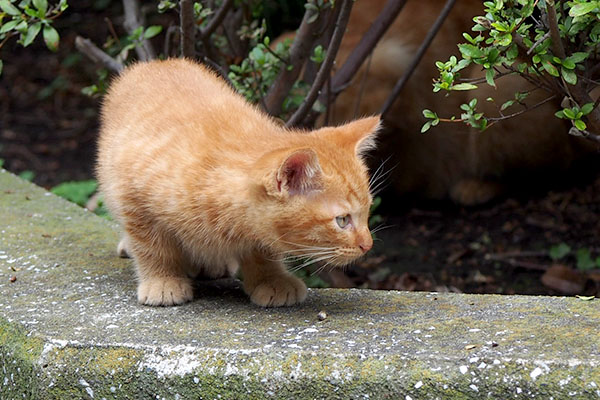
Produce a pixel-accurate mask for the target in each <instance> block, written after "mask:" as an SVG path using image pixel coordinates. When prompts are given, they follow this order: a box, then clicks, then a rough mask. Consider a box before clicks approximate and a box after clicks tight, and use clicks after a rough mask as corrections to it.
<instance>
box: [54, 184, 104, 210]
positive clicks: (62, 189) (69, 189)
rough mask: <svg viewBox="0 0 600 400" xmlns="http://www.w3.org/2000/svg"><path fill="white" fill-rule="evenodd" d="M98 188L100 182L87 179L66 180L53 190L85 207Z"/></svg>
mask: <svg viewBox="0 0 600 400" xmlns="http://www.w3.org/2000/svg"><path fill="white" fill-rule="evenodd" d="M97 188H98V183H97V182H96V181H95V180H87V181H78V182H64V183H61V184H60V185H58V186H55V187H53V188H52V190H51V192H52V193H54V194H56V195H58V196H60V197H63V198H65V199H67V200H69V201H72V202H73V203H77V204H78V205H80V206H82V207H83V206H85V203H87V201H88V200H89V198H90V196H91V195H92V194H94V192H95V191H96V189H97Z"/></svg>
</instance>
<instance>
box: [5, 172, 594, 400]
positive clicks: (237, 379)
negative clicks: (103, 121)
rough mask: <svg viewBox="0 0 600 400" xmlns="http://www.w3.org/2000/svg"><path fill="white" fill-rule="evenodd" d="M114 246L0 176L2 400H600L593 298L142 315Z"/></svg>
mask: <svg viewBox="0 0 600 400" xmlns="http://www.w3.org/2000/svg"><path fill="white" fill-rule="evenodd" d="M117 237H118V235H117V230H116V226H115V225H114V224H113V223H111V222H109V221H106V220H103V219H101V218H99V217H96V216H95V215H93V214H91V213H89V212H86V211H84V210H82V209H80V208H78V207H77V206H75V205H72V204H70V203H68V202H66V201H64V200H62V199H59V198H57V197H55V196H54V195H51V194H49V193H47V192H45V191H44V190H43V189H41V188H38V187H36V186H34V185H32V184H30V183H27V182H24V181H21V180H20V179H18V178H16V177H15V176H13V175H11V174H9V173H7V172H5V171H2V172H0V293H1V296H0V398H1V399H3V400H4V399H17V398H18V399H22V398H31V399H69V398H74V399H80V398H81V399H85V398H94V399H103V398H106V399H150V398H166V399H173V398H180V399H199V398H202V399H217V398H222V399H235V398H250V399H263V398H289V399H317V398H328V399H330V398H331V399H333V398H339V399H350V398H351V399H359V398H371V399H374V398H389V399H411V398H412V399H425V398H426V399H435V398H439V399H445V398H449V399H481V398H486V397H488V398H502V399H509V398H510V399H513V398H514V399H530V398H534V397H538V398H543V399H551V398H554V399H563V398H577V399H583V398H599V397H600V388H599V387H598V385H600V368H598V367H599V364H600V346H599V345H600V336H599V335H598V329H599V327H600V306H599V304H600V302H598V301H597V300H594V301H581V300H578V299H574V298H558V297H524V296H477V295H456V294H436V293H404V292H375V291H363V290H311V291H310V292H309V295H308V300H307V302H306V303H305V304H303V305H302V306H299V307H294V308H286V309H261V308H258V307H256V306H253V305H252V304H250V302H249V301H248V300H247V298H246V297H245V295H244V294H243V293H242V291H241V290H240V289H239V287H238V285H237V283H236V282H235V281H216V282H211V283H206V282H203V283H199V284H198V299H197V300H196V301H194V302H193V303H191V304H188V305H185V306H181V307H175V308H148V307H142V306H139V305H138V304H137V303H136V301H135V295H134V294H135V290H134V289H135V282H134V275H133V270H132V268H131V265H130V261H128V260H121V259H119V258H117V257H115V255H114V249H115V245H116V243H117ZM13 277H16V280H15V281H14V282H11V280H12V278H13ZM320 310H326V312H327V314H328V317H327V318H326V319H325V320H324V321H319V320H318V318H317V314H318V312H319V311H320Z"/></svg>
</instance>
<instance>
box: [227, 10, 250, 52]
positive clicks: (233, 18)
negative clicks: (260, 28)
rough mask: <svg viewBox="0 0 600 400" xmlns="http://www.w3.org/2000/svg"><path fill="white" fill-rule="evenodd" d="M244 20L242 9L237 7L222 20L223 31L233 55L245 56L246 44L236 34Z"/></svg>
mask: <svg viewBox="0 0 600 400" xmlns="http://www.w3.org/2000/svg"><path fill="white" fill-rule="evenodd" d="M243 20H244V10H242V9H241V8H240V9H237V10H235V11H234V12H232V13H231V14H230V15H229V17H228V18H227V19H225V21H223V33H225V38H226V39H227V43H228V44H229V48H230V49H231V51H232V53H233V56H235V57H240V58H242V59H243V58H245V57H246V55H247V54H246V44H245V43H244V42H243V41H242V40H241V39H240V38H239V36H238V35H237V32H238V29H239V28H240V26H241V25H242V22H243Z"/></svg>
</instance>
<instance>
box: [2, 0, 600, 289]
mask: <svg viewBox="0 0 600 400" xmlns="http://www.w3.org/2000/svg"><path fill="white" fill-rule="evenodd" d="M97 3H98V1H95V2H94V1H81V2H78V6H77V7H72V10H71V12H70V13H68V14H67V15H65V17H64V18H62V19H61V20H60V23H61V24H63V25H64V26H67V25H68V26H69V28H70V29H69V30H67V29H64V30H60V25H59V26H58V28H59V31H60V32H61V33H62V34H64V36H63V37H62V38H61V48H60V50H59V52H58V54H51V53H50V52H49V51H48V50H46V49H45V48H44V47H43V44H39V43H37V41H36V44H34V45H32V46H30V47H29V48H27V49H22V48H21V47H20V46H17V45H14V46H13V45H7V46H5V48H3V49H2V58H3V59H4V72H3V75H2V77H1V78H0V100H1V101H0V159H3V160H4V167H5V168H6V169H8V170H10V171H13V172H15V173H20V172H23V171H27V170H29V171H32V172H33V173H34V178H33V181H34V182H35V183H37V184H39V185H41V186H44V187H46V188H50V187H52V186H54V185H56V184H58V183H61V182H63V181H67V180H81V179H89V178H92V177H93V163H94V158H95V141H96V135H97V128H98V114H97V110H98V105H99V102H98V100H96V99H91V98H89V97H86V96H84V95H82V94H81V89H82V88H83V87H85V86H88V85H90V84H91V83H93V82H94V80H95V78H96V72H95V71H96V69H95V66H94V65H92V64H91V63H90V62H89V61H88V60H87V59H84V58H83V57H81V56H80V55H79V54H78V53H77V52H76V50H74V47H73V42H74V37H75V33H74V32H78V33H79V34H82V35H83V36H87V37H90V38H92V39H93V40H94V41H95V42H96V43H102V42H103V40H104V39H105V38H106V37H107V35H108V28H107V24H106V23H105V22H104V19H103V17H104V16H106V17H108V16H109V15H119V12H115V11H114V10H110V9H101V10H96V11H94V18H93V20H94V21H100V22H99V23H96V24H95V25H93V24H90V23H89V19H86V18H85V17H86V16H87V17H89V13H90V12H89V11H84V10H89V9H90V7H92V8H93V6H94V4H97ZM85 13H87V14H85ZM104 14H106V15H104ZM383 203H384V205H386V206H387V207H384V208H383V212H385V213H386V214H387V216H386V215H384V217H385V222H384V225H387V226H388V228H387V229H384V230H382V231H381V232H379V233H377V237H378V239H379V240H378V241H377V242H376V246H375V249H374V250H373V251H372V252H371V253H370V254H371V255H369V256H368V257H367V258H366V259H364V260H362V261H361V262H359V263H357V265H355V266H353V267H350V268H347V269H346V270H345V271H341V270H336V271H332V272H329V273H323V274H322V275H321V276H322V277H323V278H324V279H325V280H327V281H328V282H329V284H330V285H333V286H337V287H368V288H373V289H401V290H436V291H456V292H469V293H503V294H514V293H519V294H562V293H566V294H588V295H592V294H598V290H599V282H600V270H598V269H595V270H594V269H592V270H590V271H580V270H578V269H577V268H576V257H575V256H574V253H575V251H576V250H578V249H588V250H591V254H592V258H593V259H595V258H596V257H598V256H600V247H599V244H598V237H599V231H598V229H599V227H600V177H590V178H588V179H584V181H583V182H581V183H578V184H577V186H575V187H566V188H562V189H560V190H556V189H555V190H554V191H548V192H539V191H538V192H536V193H533V194H532V193H530V194H527V193H520V194H519V196H517V197H508V198H504V199H502V200H499V201H497V202H495V203H493V204H490V205H487V206H483V207H478V208H474V209H465V208H460V207H457V206H454V205H451V204H441V203H438V204H426V205H424V204H418V203H413V204H412V205H409V206H407V205H403V206H397V207H396V206H395V205H394V204H395V200H392V198H391V197H389V198H388V197H385V196H384V198H383ZM560 243H567V244H569V245H570V247H571V248H572V249H573V252H572V253H571V254H570V255H568V256H566V257H565V258H563V259H561V260H559V261H553V260H552V259H551V258H550V257H549V256H548V251H549V249H550V248H551V247H552V246H553V245H557V244H560ZM556 264H560V265H564V266H562V267H561V266H558V267H557V266H556ZM553 265H554V266H553ZM544 274H546V275H545V278H544V282H545V283H546V285H544V284H543V283H542V280H541V278H542V276H544Z"/></svg>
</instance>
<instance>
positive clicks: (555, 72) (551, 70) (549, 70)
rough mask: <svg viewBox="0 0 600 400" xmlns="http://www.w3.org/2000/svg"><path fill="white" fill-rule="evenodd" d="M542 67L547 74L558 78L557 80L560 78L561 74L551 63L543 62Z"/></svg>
mask: <svg viewBox="0 0 600 400" xmlns="http://www.w3.org/2000/svg"><path fill="white" fill-rule="evenodd" d="M542 67H544V69H545V70H546V72H547V73H549V74H550V75H552V76H556V77H557V78H558V77H559V76H560V74H559V73H558V69H556V67H555V66H554V65H552V63H551V62H550V61H546V62H543V63H542Z"/></svg>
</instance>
